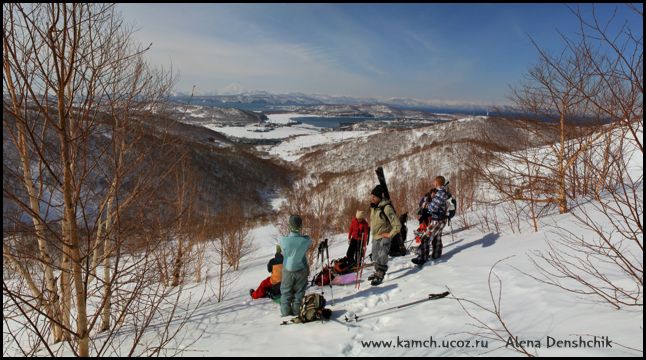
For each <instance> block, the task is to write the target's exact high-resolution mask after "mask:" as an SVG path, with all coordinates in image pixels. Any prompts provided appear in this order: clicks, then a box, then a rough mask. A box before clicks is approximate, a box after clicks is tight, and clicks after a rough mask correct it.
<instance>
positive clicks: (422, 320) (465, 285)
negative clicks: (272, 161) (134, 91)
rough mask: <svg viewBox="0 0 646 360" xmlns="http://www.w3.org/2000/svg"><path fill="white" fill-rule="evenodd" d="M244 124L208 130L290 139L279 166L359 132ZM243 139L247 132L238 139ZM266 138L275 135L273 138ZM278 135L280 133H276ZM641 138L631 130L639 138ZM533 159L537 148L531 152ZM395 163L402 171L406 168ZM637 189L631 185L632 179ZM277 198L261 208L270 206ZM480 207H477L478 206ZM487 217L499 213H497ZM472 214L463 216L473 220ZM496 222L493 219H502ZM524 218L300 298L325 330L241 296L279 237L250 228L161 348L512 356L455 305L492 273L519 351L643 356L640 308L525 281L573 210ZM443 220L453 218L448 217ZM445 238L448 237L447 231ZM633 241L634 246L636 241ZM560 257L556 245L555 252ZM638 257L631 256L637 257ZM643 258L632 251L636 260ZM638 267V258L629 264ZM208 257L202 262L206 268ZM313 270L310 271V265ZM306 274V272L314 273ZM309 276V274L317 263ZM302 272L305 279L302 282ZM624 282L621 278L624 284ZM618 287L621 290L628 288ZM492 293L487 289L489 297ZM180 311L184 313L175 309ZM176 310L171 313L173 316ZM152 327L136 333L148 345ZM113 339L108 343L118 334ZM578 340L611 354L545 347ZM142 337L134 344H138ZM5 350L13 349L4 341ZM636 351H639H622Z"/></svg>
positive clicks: (467, 233)
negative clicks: (426, 259) (322, 317)
mask: <svg viewBox="0 0 646 360" xmlns="http://www.w3.org/2000/svg"><path fill="white" fill-rule="evenodd" d="M253 128H254V127H251V126H247V127H221V128H218V129H220V130H217V131H221V132H223V133H225V134H227V135H229V136H244V137H246V136H252V135H254V134H266V135H270V134H271V136H278V137H268V138H281V136H284V137H283V138H288V137H290V136H295V135H302V136H298V137H293V138H290V139H288V140H286V141H284V142H283V143H281V144H279V145H278V146H275V147H273V148H271V149H270V153H271V154H273V155H275V156H279V157H281V158H283V159H285V160H289V161H294V160H297V159H298V158H300V157H301V156H302V155H303V154H304V151H301V150H302V149H306V148H311V147H312V146H315V145H317V144H323V143H333V142H342V141H346V140H348V139H352V138H358V137H364V136H368V134H367V133H364V132H325V133H322V132H319V130H318V129H314V128H313V127H307V126H289V127H280V128H277V129H274V130H272V131H270V132H267V133H254V132H253V131H251V129H253ZM247 132H249V134H247ZM272 132H276V133H273V134H272ZM287 133H288V134H287ZM641 136H642V134H641V132H640V137H641ZM538 151H540V150H538ZM638 155H639V153H635V154H633V157H632V160H631V162H630V166H629V169H630V173H631V175H633V176H634V178H637V177H641V176H642V175H643V159H642V158H641V156H638ZM404 166H405V167H409V166H410V164H408V163H406V164H405V165H404ZM640 183H641V181H640ZM637 190H638V194H637V198H638V199H643V183H641V184H640V186H639V188H638V189H637ZM283 201H284V198H281V197H278V198H275V199H274V200H272V207H274V208H277V207H278V206H279V205H280V204H281V203H282V202H283ZM579 205H580V207H581V208H582V209H588V210H589V212H590V213H591V214H593V213H594V212H595V204H594V203H586V202H584V201H582V202H581V203H580V204H579ZM480 211H481V210H480ZM494 211H499V212H502V211H504V210H503V209H501V208H497V209H494ZM482 215H483V214H482V213H481V212H472V213H467V214H466V215H465V216H468V217H470V218H472V219H477V218H479V217H481V216H482ZM501 218H502V216H501ZM526 220H527V219H523V221H522V222H521V224H520V225H519V226H520V228H521V229H520V230H522V232H521V233H518V230H517V229H516V230H514V229H511V228H504V227H503V228H502V229H501V232H500V233H495V232H490V231H485V230H484V229H482V228H481V227H477V226H476V227H472V228H470V229H466V230H464V229H458V228H457V226H455V225H454V228H455V230H456V231H455V232H453V229H451V228H447V229H445V233H444V236H443V241H444V244H445V246H444V254H443V256H442V258H441V259H439V260H435V261H432V262H430V263H427V264H426V266H424V267H423V268H421V269H420V268H417V267H416V266H414V265H413V264H412V263H411V262H410V259H411V258H412V255H407V256H404V257H398V258H391V260H390V262H389V270H388V273H387V275H386V277H385V281H384V283H383V284H381V285H380V286H377V287H371V286H370V285H369V283H368V282H367V281H366V278H367V277H368V275H369V274H370V273H372V269H371V268H368V269H366V271H365V272H364V274H363V281H362V283H361V288H360V289H359V290H356V289H355V288H354V286H335V287H333V288H332V289H330V288H329V287H325V288H319V287H316V286H314V287H310V288H309V289H308V290H307V293H313V292H318V293H320V292H324V296H325V297H326V299H327V300H328V305H329V308H331V309H332V310H333V316H332V319H331V320H330V321H327V322H324V323H323V322H313V323H308V324H300V325H288V326H280V325H279V323H280V322H281V320H282V319H281V317H280V310H279V306H278V305H277V304H275V303H273V302H272V301H270V300H268V299H260V300H252V299H251V298H250V297H249V289H251V288H256V287H257V286H258V284H259V283H260V281H262V280H263V279H264V278H266V277H267V276H268V275H269V274H268V273H267V268H266V264H267V261H268V260H269V259H270V258H271V257H272V256H273V253H274V250H275V244H276V243H277V242H278V241H279V239H280V237H281V233H280V230H279V227H278V226H276V225H274V224H267V225H262V226H258V227H256V228H254V229H253V230H252V231H251V236H252V238H253V244H254V247H255V249H256V251H255V252H254V253H252V254H251V255H250V256H249V257H247V258H244V259H243V260H242V263H241V267H240V270H239V271H238V272H237V273H236V276H235V279H236V280H235V282H233V283H232V284H231V288H230V291H229V293H228V296H227V297H226V298H225V300H224V301H222V302H220V303H218V302H217V301H216V296H215V294H216V291H217V281H218V277H217V271H216V269H215V268H214V267H213V266H209V267H208V272H207V276H206V279H207V281H206V282H203V283H200V284H189V285H187V286H186V287H185V293H184V294H183V295H182V296H183V302H182V309H190V308H191V307H192V305H195V301H197V300H196V297H197V295H198V294H201V293H204V292H206V294H207V300H206V301H205V302H204V303H203V304H201V305H200V306H199V308H198V309H197V312H196V313H195V314H193V315H192V316H191V317H190V320H189V324H188V326H187V327H185V328H184V329H183V330H182V332H181V336H180V337H179V338H178V340H179V341H182V342H183V343H171V344H169V347H174V348H183V347H184V346H186V344H191V345H190V347H188V348H186V351H185V352H184V353H183V354H182V355H185V356H189V355H192V356H259V355H260V356H285V355H291V356H294V355H299V356H480V355H487V356H513V355H519V353H517V352H515V351H514V350H513V349H512V348H511V347H506V346H505V344H504V343H502V342H499V341H494V340H489V339H486V338H484V337H483V336H481V335H474V333H477V332H478V329H476V328H474V327H473V324H474V323H475V322H474V320H473V319H471V318H470V317H469V316H467V314H466V313H465V312H464V310H463V309H462V308H461V306H460V304H459V303H458V302H457V301H456V300H455V298H461V299H467V300H469V301H474V302H476V303H478V304H480V305H482V306H484V307H486V308H491V307H492V304H491V297H492V296H491V294H490V289H489V285H488V276H489V272H490V270H491V268H492V266H494V264H496V262H498V261H500V260H502V261H501V262H500V263H499V265H498V266H497V267H496V268H495V270H494V272H495V275H496V276H497V277H498V278H500V280H501V283H502V288H501V293H500V294H501V311H502V315H503V318H504V320H505V322H506V325H507V326H508V328H509V329H510V331H511V332H512V333H513V334H514V335H516V336H518V338H519V340H537V341H539V343H540V345H541V347H540V348H539V347H528V350H529V352H530V353H532V354H535V355H538V356H643V350H642V349H643V307H642V306H636V307H634V308H622V309H621V310H619V311H618V310H615V309H614V308H612V307H610V306H608V305H607V304H604V303H601V302H599V301H598V300H597V299H595V298H593V297H582V296H576V295H574V294H572V293H570V292H566V291H563V290H561V289H557V288H554V287H551V286H548V285H545V284H543V283H539V282H537V281H535V280H534V279H532V278H530V277H529V276H527V275H525V274H535V273H536V269H535V267H534V265H533V264H532V262H531V261H530V259H532V257H533V256H534V255H533V254H535V252H536V251H547V250H548V241H554V240H558V239H559V238H560V237H561V236H562V232H559V231H557V227H558V228H560V229H564V230H565V231H569V232H572V233H575V234H578V235H581V236H592V235H593V234H592V233H591V232H590V231H589V230H585V229H582V228H581V227H580V225H578V223H577V221H576V219H575V217H574V215H572V214H564V215H559V214H552V215H549V216H546V217H543V218H541V219H540V225H539V229H540V230H539V231H538V232H532V230H531V227H530V224H529V222H528V221H526ZM610 221H611V220H609V219H607V218H604V217H602V216H599V217H598V226H599V227H601V228H604V227H605V228H611V225H610ZM453 222H454V224H457V223H459V219H454V221H453ZM407 225H408V240H412V239H413V237H414V234H413V231H414V230H415V229H416V227H417V221H415V220H411V221H409V222H408V224H407ZM451 233H453V234H451ZM330 239H331V245H330V249H329V250H330V257H331V259H334V258H339V257H342V256H344V255H345V251H346V246H347V242H346V241H345V239H346V235H345V234H336V235H334V236H331V237H330ZM642 244H643V238H642ZM559 250H561V251H567V249H562V248H559ZM638 254H639V252H638ZM641 254H643V250H642V253H641ZM214 258H216V255H215V253H214V250H213V248H212V247H208V248H207V259H214ZM639 259H641V258H639ZM211 261H213V260H211ZM315 267H317V266H315ZM315 267H313V268H315ZM319 268H320V267H319ZM311 275H313V274H311ZM622 276H624V275H623V274H621V273H613V274H610V276H609V278H611V279H612V278H620V277H622ZM624 277H625V276H624ZM628 285H629V284H627V285H626V286H628ZM446 290H450V291H451V296H449V297H447V298H444V299H440V300H435V301H430V302H424V303H421V304H418V305H415V306H411V307H406V308H402V309H398V310H397V311H393V312H389V313H386V314H383V315H382V316H379V317H372V318H366V319H364V320H362V321H359V322H352V323H346V322H345V321H344V316H345V315H346V314H350V315H351V314H358V315H359V316H361V315H362V314H368V313H370V312H372V311H375V310H380V309H385V308H389V307H393V306H397V305H400V304H403V303H406V302H410V301H415V300H418V299H422V298H425V297H426V296H427V295H428V294H429V293H440V292H443V291H446ZM497 290H498V288H497V287H496V286H495V287H494V294H495V295H494V296H497ZM465 306H466V307H467V309H468V310H469V311H470V312H471V313H472V314H474V315H475V316H477V317H478V318H479V319H482V320H483V321H484V322H486V323H487V324H489V325H490V326H494V327H500V326H499V325H498V324H497V323H496V322H495V319H493V318H492V316H491V315H488V314H487V313H485V312H483V311H482V309H478V308H477V307H476V306H473V305H469V304H468V303H465ZM182 311H183V310H182ZM182 311H179V312H178V314H177V316H178V318H181V316H182ZM156 335H157V334H156V333H155V332H154V331H153V330H151V331H150V332H149V333H148V334H147V335H146V336H147V337H149V338H154V337H155V336H156ZM127 336H128V335H127V334H118V339H117V340H119V338H120V339H123V338H125V337H127ZM579 336H582V337H583V338H584V339H586V340H587V339H591V337H592V336H598V337H602V336H607V337H608V338H609V339H610V340H611V341H612V344H613V347H612V348H585V347H578V348H572V347H570V348H559V347H552V348H547V341H548V338H553V339H557V340H577V339H578V337H579ZM430 338H432V339H433V340H435V341H436V342H437V344H438V346H439V347H436V348H421V347H417V348H401V347H400V348H395V347H392V348H384V347H379V348H377V347H368V346H364V345H366V343H362V341H363V342H367V341H393V345H396V344H397V342H396V341H397V339H400V340H401V339H404V340H419V341H425V340H429V339H430ZM144 340H145V339H144ZM445 341H454V342H455V341H469V342H470V345H471V346H472V347H468V348H465V347H458V346H457V345H459V344H454V345H456V346H453V347H450V346H449V347H443V346H442V345H443V343H444V342H445ZM475 341H480V342H481V343H480V344H482V342H486V344H487V348H483V347H473V346H474V345H475ZM3 342H4V344H5V348H6V345H8V344H9V345H13V346H14V347H15V344H14V343H13V342H12V341H10V340H7V334H4V341H3ZM630 348H633V349H639V350H640V351H635V350H631V349H630ZM14 353H17V349H15V348H14V349H10V350H5V352H4V353H3V355H11V354H14Z"/></svg>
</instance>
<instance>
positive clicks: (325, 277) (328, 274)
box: [312, 265, 334, 286]
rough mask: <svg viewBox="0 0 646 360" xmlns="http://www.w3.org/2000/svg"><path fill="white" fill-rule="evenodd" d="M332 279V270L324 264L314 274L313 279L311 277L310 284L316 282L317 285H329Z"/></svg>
mask: <svg viewBox="0 0 646 360" xmlns="http://www.w3.org/2000/svg"><path fill="white" fill-rule="evenodd" d="M332 280H334V272H333V271H330V268H329V267H327V265H326V266H324V267H323V270H321V272H320V273H318V274H316V276H314V279H312V285H314V284H316V285H318V286H324V285H329V284H330V282H332Z"/></svg>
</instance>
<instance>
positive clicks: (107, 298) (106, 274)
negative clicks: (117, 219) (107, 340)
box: [99, 198, 112, 331]
mask: <svg viewBox="0 0 646 360" xmlns="http://www.w3.org/2000/svg"><path fill="white" fill-rule="evenodd" d="M111 211H112V198H110V200H108V206H107V208H106V217H105V239H103V310H102V312H101V328H100V330H99V331H107V330H109V329H110V310H111V307H112V299H111V297H112V281H111V279H110V256H111V255H112V254H111V253H112V249H111V247H112V244H111V243H110V232H111V231H112V213H111Z"/></svg>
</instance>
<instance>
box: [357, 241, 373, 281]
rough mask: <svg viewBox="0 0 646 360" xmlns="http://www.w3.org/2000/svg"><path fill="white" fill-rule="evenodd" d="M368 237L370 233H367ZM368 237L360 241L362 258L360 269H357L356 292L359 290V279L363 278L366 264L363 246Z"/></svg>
mask: <svg viewBox="0 0 646 360" xmlns="http://www.w3.org/2000/svg"><path fill="white" fill-rule="evenodd" d="M369 236H370V233H368V237H369ZM368 237H366V238H365V239H362V241H361V252H362V254H363V256H362V257H361V268H360V269H359V281H358V282H357V290H359V289H360V288H361V278H362V277H363V268H364V265H365V262H366V250H365V249H364V248H365V247H366V246H365V244H366V242H367V240H368Z"/></svg>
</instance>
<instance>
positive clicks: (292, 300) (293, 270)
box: [280, 215, 312, 316]
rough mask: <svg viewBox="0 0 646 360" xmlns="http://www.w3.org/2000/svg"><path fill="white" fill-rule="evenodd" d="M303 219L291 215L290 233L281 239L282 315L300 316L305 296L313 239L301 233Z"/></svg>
mask: <svg viewBox="0 0 646 360" xmlns="http://www.w3.org/2000/svg"><path fill="white" fill-rule="evenodd" d="M302 228H303V220H302V219H301V217H300V216H298V215H292V216H290V217H289V231H290V233H289V235H287V236H285V237H283V238H282V239H281V240H280V247H281V248H282V249H283V256H284V261H283V281H282V283H281V285H280V293H281V298H280V313H281V316H290V315H293V316H298V313H299V309H300V306H301V301H302V300H303V297H304V296H305V288H307V282H308V281H307V280H308V276H309V273H310V267H309V264H308V263H307V258H306V256H305V255H306V253H307V249H309V247H310V245H312V240H311V239H310V238H309V236H306V235H301V229H302Z"/></svg>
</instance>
